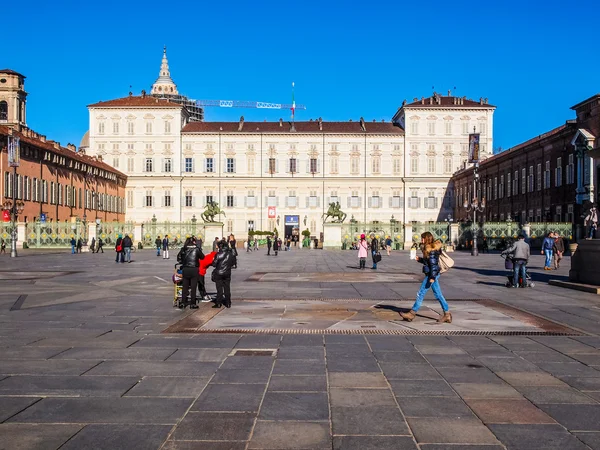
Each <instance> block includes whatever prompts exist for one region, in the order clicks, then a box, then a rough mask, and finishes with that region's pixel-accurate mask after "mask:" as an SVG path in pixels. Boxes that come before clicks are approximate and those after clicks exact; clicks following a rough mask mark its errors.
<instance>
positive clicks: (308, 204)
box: [306, 197, 310, 208]
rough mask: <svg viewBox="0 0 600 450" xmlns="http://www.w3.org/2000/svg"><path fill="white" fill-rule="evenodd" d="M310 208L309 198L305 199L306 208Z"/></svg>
mask: <svg viewBox="0 0 600 450" xmlns="http://www.w3.org/2000/svg"><path fill="white" fill-rule="evenodd" d="M309 206H310V197H306V207H307V208H308V207H309Z"/></svg>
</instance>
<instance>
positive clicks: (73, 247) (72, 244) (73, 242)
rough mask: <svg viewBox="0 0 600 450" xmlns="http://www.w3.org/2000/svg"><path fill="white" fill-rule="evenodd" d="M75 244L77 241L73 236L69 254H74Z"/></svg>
mask: <svg viewBox="0 0 600 450" xmlns="http://www.w3.org/2000/svg"><path fill="white" fill-rule="evenodd" d="M76 246H77V241H76V240H75V237H72V238H71V254H72V255H74V254H75V247H76Z"/></svg>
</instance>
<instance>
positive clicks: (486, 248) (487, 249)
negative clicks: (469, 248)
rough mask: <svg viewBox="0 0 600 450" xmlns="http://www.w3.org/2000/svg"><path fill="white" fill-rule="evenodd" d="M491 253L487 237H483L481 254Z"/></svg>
mask: <svg viewBox="0 0 600 450" xmlns="http://www.w3.org/2000/svg"><path fill="white" fill-rule="evenodd" d="M489 252H490V247H489V245H488V240H487V237H485V236H484V237H483V239H482V244H481V253H489Z"/></svg>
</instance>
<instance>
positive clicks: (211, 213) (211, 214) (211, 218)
mask: <svg viewBox="0 0 600 450" xmlns="http://www.w3.org/2000/svg"><path fill="white" fill-rule="evenodd" d="M219 214H223V215H224V216H225V212H224V211H223V210H222V209H221V208H219V204H218V203H217V202H208V203H207V204H206V206H205V207H204V212H203V213H202V214H200V217H201V218H202V220H204V222H206V223H214V222H215V216H218V215H219ZM225 217H227V216H225Z"/></svg>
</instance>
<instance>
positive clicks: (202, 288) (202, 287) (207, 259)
mask: <svg viewBox="0 0 600 450" xmlns="http://www.w3.org/2000/svg"><path fill="white" fill-rule="evenodd" d="M216 255H217V252H210V253H208V254H207V255H204V259H201V260H200V270H199V274H200V276H199V277H198V292H199V293H200V298H201V300H200V301H201V302H203V303H206V302H210V301H212V299H211V297H210V296H209V295H208V294H207V293H206V284H205V283H204V276H205V275H206V270H207V269H208V267H209V266H210V265H211V264H212V263H213V261H214V259H215V256H216Z"/></svg>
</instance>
